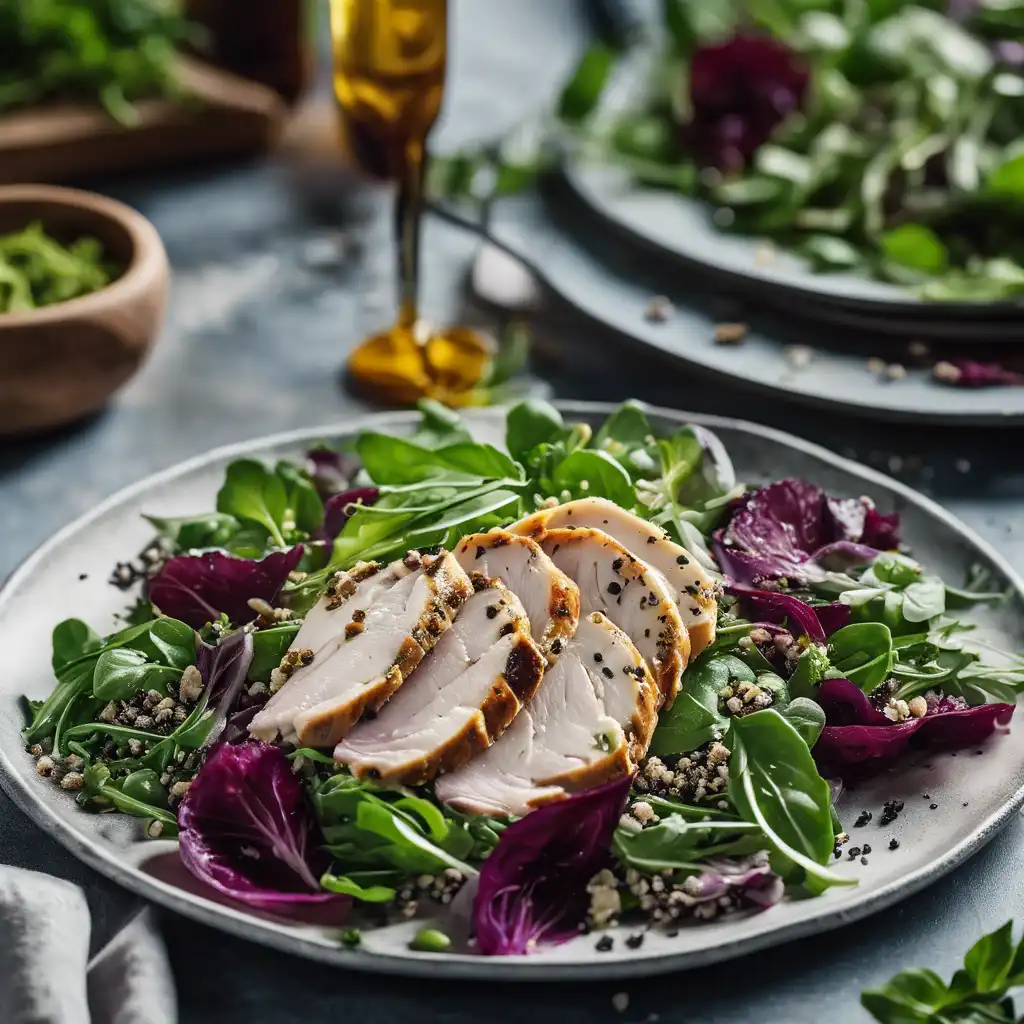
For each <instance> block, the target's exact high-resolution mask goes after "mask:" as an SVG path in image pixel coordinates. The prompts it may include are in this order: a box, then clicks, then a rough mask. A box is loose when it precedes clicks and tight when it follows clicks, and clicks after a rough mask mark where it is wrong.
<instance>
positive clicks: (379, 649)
mask: <svg viewBox="0 0 1024 1024" xmlns="http://www.w3.org/2000/svg"><path fill="white" fill-rule="evenodd" d="M398 564H404V563H397V564H392V565H391V566H388V568H387V569H386V570H384V571H385V572H387V573H391V572H393V573H394V574H395V575H399V576H401V578H399V579H398V580H397V581H395V582H394V583H393V584H392V585H391V586H390V587H387V588H386V589H385V590H384V591H383V592H382V593H380V594H379V595H378V597H377V600H376V601H375V602H374V603H373V604H372V605H370V607H369V608H365V609H364V608H359V607H355V605H354V604H353V603H352V602H353V599H352V598H351V597H350V598H349V599H348V601H346V602H345V604H344V607H345V609H346V611H347V610H348V609H351V614H346V612H341V614H340V615H339V618H338V620H337V633H336V638H335V639H334V640H332V641H329V642H328V643H326V644H325V645H323V647H321V649H320V651H319V652H318V653H315V654H313V655H312V656H311V657H307V655H309V651H305V652H303V657H302V658H301V662H300V666H299V667H298V668H296V669H295V671H294V672H293V673H292V675H291V677H290V678H289V679H288V681H287V682H286V683H285V684H284V686H283V687H282V688H281V689H280V690H279V691H278V692H277V693H276V694H274V696H273V697H271V698H270V700H269V701H268V702H267V705H266V707H264V708H263V710H262V711H260V713H259V714H258V715H256V717H255V718H254V719H253V720H252V724H251V725H250V726H249V732H250V733H251V734H252V735H253V736H256V737H258V738H260V739H264V740H268V741H269V740H273V739H274V738H275V737H277V736H281V737H282V739H284V740H287V741H290V742H298V743H300V744H303V745H304V746H311V747H327V746H333V745H334V744H335V743H337V742H338V741H339V740H340V739H342V737H343V736H345V734H346V733H347V732H348V731H349V729H351V728H352V726H353V725H355V723H356V722H358V721H359V718H360V717H361V716H362V714H363V712H364V711H366V710H368V709H369V710H374V711H375V710H376V709H377V708H379V707H380V706H381V705H382V704H383V703H384V702H385V701H386V700H387V699H388V698H389V697H390V696H391V695H392V694H393V693H394V692H395V690H397V689H398V688H399V687H400V686H401V685H402V683H403V682H404V681H405V680H406V678H408V676H409V674H410V673H411V672H412V671H413V669H414V668H416V666H417V665H418V664H419V663H420V662H421V661H422V660H423V657H424V655H425V654H426V653H427V652H428V651H430V650H431V649H432V648H433V647H434V645H435V644H436V643H437V641H438V639H439V638H440V637H441V635H442V634H443V633H445V631H447V630H448V629H449V628H450V627H451V624H452V619H453V617H454V616H455V614H456V612H457V611H458V610H459V608H460V607H461V606H462V605H463V603H464V602H465V601H466V600H467V599H468V598H470V597H471V596H472V595H473V584H472V583H471V582H470V579H469V577H468V576H467V575H466V573H465V572H463V570H462V567H461V566H460V565H459V563H458V562H456V561H455V559H454V558H453V557H452V556H451V554H450V553H449V552H447V551H442V552H440V553H439V554H438V555H436V556H434V557H432V558H424V559H423V564H422V567H421V568H419V569H416V570H414V571H412V572H410V573H408V574H407V575H401V573H400V570H399V569H398ZM339 611H340V609H339ZM286 661H287V656H286ZM293 664H294V662H293Z"/></svg>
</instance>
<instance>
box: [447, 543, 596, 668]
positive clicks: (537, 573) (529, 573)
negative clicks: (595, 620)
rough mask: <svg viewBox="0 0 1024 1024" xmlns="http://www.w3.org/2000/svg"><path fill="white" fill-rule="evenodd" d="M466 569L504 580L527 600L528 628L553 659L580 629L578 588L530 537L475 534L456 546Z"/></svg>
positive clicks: (457, 554) (457, 555)
mask: <svg viewBox="0 0 1024 1024" xmlns="http://www.w3.org/2000/svg"><path fill="white" fill-rule="evenodd" d="M455 557H456V558H457V559H458V561H459V564H460V565H461V566H462V568H463V569H465V570H466V571H467V572H481V573H483V574H484V575H485V576H489V577H496V578H498V579H500V580H501V581H502V582H503V583H504V584H505V586H507V587H508V588H509V589H510V590H511V591H512V592H513V593H514V594H515V595H516V596H517V597H518V598H519V600H520V601H522V603H523V607H524V608H525V609H526V615H527V618H528V619H529V620H530V630H531V632H532V634H533V639H534V640H535V641H536V642H537V646H538V647H540V649H541V650H542V651H543V652H544V656H545V657H546V658H547V659H548V662H549V663H554V662H555V661H557V660H558V656H559V654H561V652H562V650H563V648H564V647H565V643H566V641H567V640H569V639H570V638H571V637H572V635H573V633H575V632H576V624H577V622H579V618H580V592H579V588H578V587H577V586H576V584H575V583H573V581H572V580H571V579H569V577H568V576H566V575H565V573H564V572H562V571H561V570H560V569H559V568H558V567H557V566H556V565H555V564H554V562H552V561H551V559H550V558H548V556H547V555H545V554H544V552H543V551H541V549H540V547H538V545H537V544H535V543H534V542H533V541H532V540H530V539H529V538H527V537H519V536H516V535H515V534H512V533H507V532H506V531H505V530H492V531H491V532H490V533H474V534H472V535H471V536H469V537H464V538H463V539H462V540H460V541H459V543H458V545H457V547H456V548H455Z"/></svg>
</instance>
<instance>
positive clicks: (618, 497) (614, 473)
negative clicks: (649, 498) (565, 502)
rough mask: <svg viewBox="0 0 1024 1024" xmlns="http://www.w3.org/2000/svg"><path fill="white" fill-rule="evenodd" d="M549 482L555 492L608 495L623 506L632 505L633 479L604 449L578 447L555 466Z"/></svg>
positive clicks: (589, 495) (595, 496) (594, 495)
mask: <svg viewBox="0 0 1024 1024" xmlns="http://www.w3.org/2000/svg"><path fill="white" fill-rule="evenodd" d="M552 484H553V486H554V489H555V491H556V493H557V492H560V491H563V490H564V491H568V492H569V493H570V494H571V495H573V496H574V497H593V498H608V499H609V500H611V501H614V502H615V504H616V505H619V506H620V507H622V508H626V509H629V508H633V506H634V505H635V504H636V496H635V493H634V491H633V481H632V480H631V479H630V476H629V473H628V472H627V471H626V470H625V469H624V468H623V467H622V465H621V464H620V463H619V462H617V461H616V460H615V459H613V458H612V457H611V456H610V455H609V454H608V453H607V452H604V451H594V450H592V449H588V448H581V449H579V450H577V451H574V452H573V453H572V454H571V455H569V456H568V457H567V458H565V459H563V460H562V462H560V463H559V464H558V466H557V467H556V468H555V472H554V476H553V478H552Z"/></svg>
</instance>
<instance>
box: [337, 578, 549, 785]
mask: <svg viewBox="0 0 1024 1024" xmlns="http://www.w3.org/2000/svg"><path fill="white" fill-rule="evenodd" d="M474 585H475V586H476V587H477V592H476V593H475V594H474V595H473V596H472V597H471V598H470V599H469V600H468V601H467V602H466V603H465V605H464V606H463V607H462V609H461V611H460V612H459V614H458V617H457V618H456V619H455V622H454V624H453V626H452V628H451V629H450V630H448V632H447V633H445V635H444V636H443V637H441V639H440V640H439V641H438V643H437V646H436V647H435V648H434V649H433V651H431V652H430V654H429V655H428V656H427V657H426V658H424V659H423V662H422V663H421V664H420V666H419V668H417V669H416V671H415V672H414V673H413V674H412V676H411V677H410V678H409V679H408V680H407V681H406V683H405V685H404V686H403V687H402V688H401V689H400V690H399V691H398V693H396V694H395V695H394V696H393V697H392V698H391V700H390V701H388V703H387V704H386V705H385V706H384V707H383V708H382V709H381V710H380V713H379V714H378V715H377V716H376V718H374V719H373V720H372V721H364V722H360V723H359V724H358V725H357V726H356V727H355V728H354V729H353V730H352V731H351V732H350V733H349V734H348V736H346V737H345V739H344V740H342V741H341V743H339V744H338V746H337V747H336V748H335V751H334V758H335V760H336V761H340V762H341V763H343V764H347V765H348V766H349V768H350V769H351V771H352V774H353V775H356V776H360V777H362V776H371V777H374V778H381V779H383V780H384V781H385V782H389V783H393V784H400V785H405V786H417V785H422V784H424V783H426V782H429V781H430V780H431V779H433V778H434V777H435V776H437V775H438V774H439V773H441V772H448V771H453V770H454V769H456V768H458V767H459V766H460V765H463V764H465V763H466V762H467V761H468V760H469V759H470V758H471V757H473V756H474V755H476V754H478V753H480V752H481V751H483V750H486V749H487V748H488V747H489V746H490V745H491V744H492V743H493V742H494V741H495V740H496V739H497V738H498V737H499V736H500V735H501V734H502V733H503V732H504V731H505V729H506V727H507V726H508V725H509V723H510V722H511V721H512V720H513V719H514V718H515V717H516V715H517V714H519V712H520V710H521V709H522V707H523V704H524V703H526V701H528V700H529V699H530V698H531V697H532V696H533V694H534V691H535V690H536V689H537V686H538V684H539V683H540V681H541V677H542V676H543V674H544V667H545V663H544V658H543V656H542V654H541V652H540V650H539V649H538V647H537V645H536V644H535V643H534V642H533V640H532V639H531V637H530V624H529V621H528V619H527V617H526V613H525V612H524V610H523V607H522V605H521V604H520V602H519V600H518V598H517V597H516V596H515V595H514V594H512V593H511V592H510V591H509V590H507V589H506V588H505V587H504V586H502V585H501V584H500V583H499V582H498V581H497V580H489V579H485V578H483V577H482V576H480V575H479V574H474Z"/></svg>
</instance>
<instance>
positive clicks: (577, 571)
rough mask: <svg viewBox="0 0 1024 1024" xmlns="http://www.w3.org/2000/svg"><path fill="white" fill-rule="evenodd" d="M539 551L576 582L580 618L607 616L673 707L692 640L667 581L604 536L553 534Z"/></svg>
mask: <svg viewBox="0 0 1024 1024" xmlns="http://www.w3.org/2000/svg"><path fill="white" fill-rule="evenodd" d="M540 546H541V547H542V548H543V549H544V551H545V552H546V553H547V554H548V555H549V556H550V558H551V560H552V561H553V562H554V563H555V565H557V566H558V568H559V569H561V570H562V571H563V572H564V573H565V574H566V575H567V576H569V577H571V578H572V579H573V580H575V581H576V585H577V586H578V587H579V588H580V611H581V613H582V614H583V615H589V614H590V613H592V612H603V613H604V614H605V615H607V616H608V618H609V619H611V621H612V622H614V623H615V625H616V626H618V627H619V628H620V629H621V630H622V631H623V632H624V633H625V634H626V635H627V636H628V637H629V638H630V639H631V640H632V641H633V643H634V644H635V646H636V649H637V650H638V651H639V652H640V653H641V655H643V657H644V659H645V660H646V661H647V664H648V666H649V667H650V670H651V674H652V675H653V676H654V679H655V681H656V682H657V684H658V688H659V689H660V691H661V693H662V698H663V701H664V703H665V704H666V705H668V704H671V703H672V701H673V700H674V699H675V695H676V693H677V692H678V690H679V683H680V679H681V677H682V674H683V670H684V669H685V668H686V665H687V662H688V660H689V656H690V638H689V635H688V634H687V631H686V627H685V626H684V625H683V620H682V618H681V617H680V615H679V608H678V606H677V605H676V601H675V594H674V593H673V592H672V588H671V587H670V586H669V585H668V583H666V582H665V577H664V576H662V575H661V573H660V572H658V571H657V569H653V568H652V567H651V566H650V565H648V564H647V563H646V562H643V561H641V560H640V559H639V558H638V557H636V555H634V554H633V553H632V552H630V551H629V550H627V549H626V548H625V547H623V546H622V545H621V544H620V543H619V542H618V541H616V540H613V539H612V538H611V537H610V536H609V535H608V534H607V533H604V532H602V531H601V530H594V529H582V530H573V529H568V528H567V529H565V530H549V531H547V532H546V533H545V534H543V536H542V537H541V542H540ZM659 707H660V705H659Z"/></svg>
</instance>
